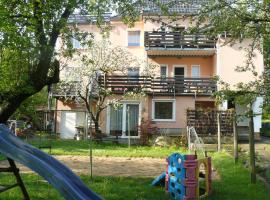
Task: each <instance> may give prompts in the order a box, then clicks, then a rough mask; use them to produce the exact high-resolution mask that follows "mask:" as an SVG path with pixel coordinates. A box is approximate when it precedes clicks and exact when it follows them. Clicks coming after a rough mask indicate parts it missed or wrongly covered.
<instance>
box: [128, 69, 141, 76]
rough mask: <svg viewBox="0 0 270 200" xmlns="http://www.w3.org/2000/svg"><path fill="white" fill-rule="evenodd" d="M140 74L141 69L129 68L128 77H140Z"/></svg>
mask: <svg viewBox="0 0 270 200" xmlns="http://www.w3.org/2000/svg"><path fill="white" fill-rule="evenodd" d="M139 74H140V69H139V68H137V67H136V68H128V76H131V77H134V76H135V77H138V76H139Z"/></svg>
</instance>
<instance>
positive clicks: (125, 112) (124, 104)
mask: <svg viewBox="0 0 270 200" xmlns="http://www.w3.org/2000/svg"><path fill="white" fill-rule="evenodd" d="M120 103H121V104H123V113H122V114H123V117H122V120H123V121H122V135H121V136H120V138H129V137H128V133H127V130H126V129H127V127H126V114H127V104H129V105H139V119H138V120H139V121H138V126H140V125H141V119H142V116H141V113H142V105H141V103H140V102H139V101H121V102H120ZM110 113H111V106H108V107H107V120H106V122H107V123H106V124H107V125H106V134H107V135H110V125H111V120H110V116H111V115H110ZM130 138H140V130H139V129H138V136H130Z"/></svg>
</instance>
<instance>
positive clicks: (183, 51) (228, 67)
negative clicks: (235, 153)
mask: <svg viewBox="0 0 270 200" xmlns="http://www.w3.org/2000/svg"><path fill="white" fill-rule="evenodd" d="M146 18H149V15H147V16H146V15H144V14H142V16H141V18H140V20H139V21H137V22H136V23H135V24H134V26H133V27H128V26H127V25H125V24H124V23H123V22H122V21H121V20H120V19H119V18H118V17H113V18H109V19H108V21H107V23H109V24H110V26H111V31H110V35H109V40H110V41H111V43H112V45H115V46H122V47H125V48H127V49H128V50H129V51H130V52H131V53H132V54H133V55H134V56H136V57H138V58H140V59H144V60H145V61H146V62H149V63H150V62H151V63H154V64H155V65H156V66H157V67H156V68H155V69H154V70H153V72H152V73H151V75H150V76H149V75H147V76H145V75H144V74H143V69H142V68H141V67H140V66H138V68H135V69H134V68H132V69H128V66H127V71H128V73H127V74H126V75H108V76H106V77H101V81H100V84H102V85H103V87H106V88H107V89H109V90H111V91H112V92H113V93H114V94H116V95H118V96H119V98H120V97H121V96H122V95H123V94H124V93H125V92H127V91H138V90H143V91H144V93H145V95H144V96H140V97H138V98H137V99H126V100H122V101H121V104H122V106H120V107H119V108H117V109H115V108H114V107H112V106H108V107H107V108H106V109H105V110H104V112H103V113H102V115H101V118H100V129H101V131H102V133H104V134H107V135H116V134H117V135H120V136H121V137H123V138H126V137H128V136H129V135H130V137H134V138H139V137H140V130H139V128H138V127H139V126H140V124H141V123H142V121H147V120H150V121H152V122H154V123H155V126H157V127H158V128H159V129H160V130H161V131H162V132H164V133H168V134H172V135H181V134H183V133H185V131H186V127H187V110H188V109H190V110H196V109H207V108H210V109H219V110H227V109H229V108H231V105H230V102H223V103H222V104H221V105H216V103H215V99H214V98H213V93H214V92H216V91H217V90H219V89H220V86H219V85H218V84H217V82H216V79H215V77H217V76H218V77H219V78H220V79H221V80H223V81H224V82H226V83H228V84H230V85H231V86H233V85H235V84H237V83H239V82H248V81H250V80H252V75H251V74H249V72H245V73H239V72H236V71H235V68H236V67H237V66H243V65H244V64H245V61H246V51H245V50H244V49H245V48H249V44H250V41H248V40H244V41H243V42H241V43H236V44H226V42H227V40H228V38H226V37H225V36H217V37H215V38H209V37H207V36H205V35H187V34H185V31H184V30H185V29H187V28H188V27H189V26H190V25H191V23H190V21H188V20H183V21H177V23H175V25H174V24H171V25H170V27H166V26H165V25H164V24H163V23H161V22H153V21H151V20H146ZM77 27H78V28H80V29H81V30H85V31H89V32H91V33H93V35H94V38H95V40H97V41H99V40H101V39H102V36H101V31H100V29H99V28H98V27H97V26H96V25H95V24H91V23H89V22H87V21H85V20H78V23H77ZM75 45H76V44H75ZM77 45H78V44H77ZM78 48H80V47H79V45H78ZM253 59H254V60H253V61H254V64H255V66H256V71H257V72H258V73H259V74H260V73H262V72H263V69H264V63H263V55H262V54H261V53H260V52H259V51H258V52H256V56H255V57H254V58H253ZM65 73H66V72H65V71H63V72H62V77H64V76H65ZM69 87H70V86H69ZM76 87H79V85H78V83H74V85H73V86H72V87H71V88H69V90H68V91H69V93H67V92H66V91H54V92H53V96H54V97H56V108H55V110H56V117H55V129H56V132H58V133H60V136H61V137H62V138H73V137H74V135H75V134H76V133H77V132H78V131H79V129H80V128H79V127H85V126H86V124H87V122H86V121H87V120H86V112H85V109H84V106H83V105H82V104H81V103H80V102H74V101H72V100H69V101H66V100H65V97H66V96H67V95H69V94H71V93H76ZM261 104H262V99H261V98H257V101H256V102H255V104H254V111H255V112H256V113H260V112H261V107H260V106H261ZM235 108H236V110H238V112H242V111H243V108H241V107H240V106H237V105H236V106H235ZM254 125H255V132H257V133H259V131H260V128H261V117H260V116H256V117H255V118H254ZM238 126H239V127H247V126H248V121H247V120H243V121H241V122H239V123H238Z"/></svg>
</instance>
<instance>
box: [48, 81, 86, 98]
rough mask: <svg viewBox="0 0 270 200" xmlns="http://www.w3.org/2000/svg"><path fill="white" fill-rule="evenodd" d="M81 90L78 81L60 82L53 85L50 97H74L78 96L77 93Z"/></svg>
mask: <svg viewBox="0 0 270 200" xmlns="http://www.w3.org/2000/svg"><path fill="white" fill-rule="evenodd" d="M80 88H81V83H80V82H79V81H74V82H68V83H66V82H60V83H58V84H55V85H53V87H52V95H53V96H54V97H75V96H78V91H79V90H80Z"/></svg>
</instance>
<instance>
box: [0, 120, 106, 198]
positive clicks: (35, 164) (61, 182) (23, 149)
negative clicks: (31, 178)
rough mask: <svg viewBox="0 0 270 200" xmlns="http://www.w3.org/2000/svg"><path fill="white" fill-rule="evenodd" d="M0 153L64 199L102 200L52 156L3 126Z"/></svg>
mask: <svg viewBox="0 0 270 200" xmlns="http://www.w3.org/2000/svg"><path fill="white" fill-rule="evenodd" d="M0 152H1V153H2V154H4V155H5V156H6V157H8V158H9V159H12V160H15V161H17V162H20V163H21V164H23V165H25V166H27V167H29V168H30V169H32V170H33V171H35V172H36V173H38V174H39V175H40V176H42V177H43V178H44V179H45V180H47V181H48V182H49V183H50V184H51V185H52V186H53V187H54V188H55V189H57V190H58V191H59V192H60V193H61V195H62V196H63V197H64V198H65V199H68V200H102V198H101V197H99V196H98V195H97V194H95V193H94V192H93V191H91V190H90V189H89V188H88V187H87V186H85V184H84V183H83V182H82V181H81V179H80V178H79V177H78V176H77V175H75V174H74V173H73V172H72V171H71V170H70V169H69V168H67V167H66V166H65V165H63V164H62V163H60V162H59V161H57V160H56V159H55V158H53V157H52V156H49V155H48V154H46V153H44V152H42V151H40V150H39V149H37V148H35V147H33V146H31V145H29V144H27V143H24V142H23V141H22V140H20V139H19V138H17V137H16V136H15V135H14V134H13V133H12V132H11V131H10V130H9V129H8V128H7V127H6V126H4V125H0Z"/></svg>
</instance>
